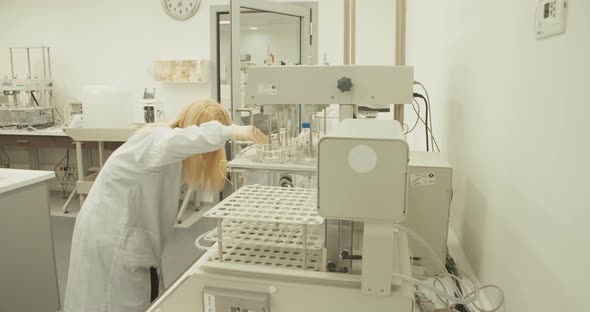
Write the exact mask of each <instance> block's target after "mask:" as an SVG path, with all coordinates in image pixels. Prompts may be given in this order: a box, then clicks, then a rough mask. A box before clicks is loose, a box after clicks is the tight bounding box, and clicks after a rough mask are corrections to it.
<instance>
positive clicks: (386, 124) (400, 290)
mask: <svg viewBox="0 0 590 312" xmlns="http://www.w3.org/2000/svg"><path fill="white" fill-rule="evenodd" d="M353 133H358V134H355V135H353ZM371 151H373V152H374V153H375V154H372V152H371ZM371 155H372V156H371ZM365 157H369V158H370V159H372V160H373V162H372V166H373V169H372V170H369V169H370V168H367V167H363V165H361V167H363V168H360V170H359V164H358V162H357V161H359V160H362V159H364V158H365ZM318 158H319V162H318V164H319V168H318V169H319V170H318V171H319V187H318V188H317V190H316V189H313V188H284V187H272V186H261V185H247V186H244V187H242V188H240V189H239V190H238V191H236V192H234V193H233V194H232V195H230V196H229V197H227V198H226V199H224V200H223V201H221V202H220V203H219V204H218V205H216V206H215V207H213V208H211V210H209V211H208V212H207V213H206V214H205V216H206V217H211V218H216V219H217V224H218V226H217V229H215V230H214V231H212V232H210V233H209V234H208V235H207V236H206V237H205V239H211V240H215V241H216V244H215V245H213V247H211V248H209V249H208V250H207V252H206V253H205V254H204V255H203V256H202V257H201V259H200V260H199V261H198V262H197V263H196V264H195V265H194V266H193V267H192V268H191V269H190V273H189V274H186V275H184V276H183V277H182V278H181V279H180V280H179V281H178V282H177V283H175V285H174V286H173V287H171V289H169V290H168V291H167V292H166V294H164V296H162V298H160V299H159V300H158V301H157V302H156V303H155V304H154V306H153V307H152V308H151V309H150V310H149V311H161V312H167V311H189V310H190V311H224V312H225V311H227V312H229V311H237V310H240V311H244V310H247V311H281V312H295V311H334V310H337V311H345V312H346V311H350V312H353V311H385V310H393V311H403V312H410V311H412V309H413V287H412V285H410V284H409V283H407V282H404V281H400V280H397V279H394V278H393V277H392V274H391V273H398V274H403V275H407V276H410V275H411V268H410V259H409V254H408V245H407V244H408V242H407V237H406V236H405V234H404V233H399V232H396V231H395V230H394V228H393V226H392V225H393V224H394V222H397V221H400V220H401V219H402V218H403V216H404V215H405V211H406V185H407V171H408V147H407V143H406V141H405V138H404V136H403V132H402V129H401V126H400V125H399V123H397V121H392V120H391V121H390V120H387V121H380V122H378V123H376V122H374V121H369V122H367V121H365V120H347V121H344V122H343V123H341V124H340V125H339V126H338V129H337V130H336V131H335V132H334V133H333V134H332V135H328V136H326V137H324V138H323V139H322V141H320V144H319V152H318ZM334 170H337V171H338V172H340V173H341V176H342V177H343V178H342V179H337V176H334ZM344 177H346V178H344ZM351 177H353V178H351ZM368 180H371V181H372V182H371V185H362V184H363V183H365V184H366V183H367V181H368ZM375 184H382V188H394V187H395V188H399V190H397V189H396V192H399V194H398V195H400V196H399V198H395V199H394V200H393V201H389V200H386V199H381V198H380V197H373V194H374V193H373V192H375V191H377V190H375V189H373V188H371V187H370V186H373V185H375ZM336 188H337V189H340V192H334V190H335V189H336ZM392 194H393V193H392ZM396 194H397V193H396ZM335 197H337V198H335ZM340 197H343V198H346V199H352V198H354V197H360V198H365V202H364V205H360V206H359V205H356V204H355V202H354V201H350V202H349V204H347V205H346V206H345V207H343V208H344V209H338V207H334V206H332V205H335V204H337V202H339V200H338V198H340ZM317 208H319V209H317ZM324 217H330V218H336V219H341V220H356V221H358V222H362V223H364V226H365V230H364V233H363V234H362V235H364V237H365V239H363V240H362V241H363V246H362V256H363V268H362V272H361V273H360V274H342V273H335V272H326V268H327V262H326V248H325V235H326V233H325V219H324ZM197 243H198V244H199V242H197ZM387 246H389V247H387Z"/></svg>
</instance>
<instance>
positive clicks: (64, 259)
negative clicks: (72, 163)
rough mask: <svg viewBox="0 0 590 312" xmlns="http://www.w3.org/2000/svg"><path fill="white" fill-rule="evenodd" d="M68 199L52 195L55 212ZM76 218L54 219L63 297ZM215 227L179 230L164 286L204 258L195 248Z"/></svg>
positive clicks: (204, 223)
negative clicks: (201, 235) (204, 233)
mask: <svg viewBox="0 0 590 312" xmlns="http://www.w3.org/2000/svg"><path fill="white" fill-rule="evenodd" d="M64 203H65V200H64V199H62V198H61V196H59V195H58V194H52V200H51V206H52V207H51V209H52V210H55V209H59V208H60V207H62V206H63V204H64ZM77 205H78V201H77V200H75V201H74V202H73V203H72V206H71V208H73V209H74V210H77V209H78V208H77ZM75 221H76V220H75V219H74V218H73V217H71V216H67V217H62V216H53V217H51V225H52V231H53V241H54V246H55V257H56V261H57V276H58V279H59V289H60V295H61V298H62V303H63V298H64V295H65V287H66V281H67V279H68V267H69V259H70V247H71V242H72V232H73V230H74V223H75ZM213 227H215V221H214V220H210V219H207V218H203V219H200V220H199V221H198V222H197V223H195V224H194V225H192V226H191V227H189V228H187V229H182V228H175V229H174V230H173V232H172V235H171V236H170V239H169V241H168V243H167V245H166V249H165V250H164V255H163V257H162V271H163V274H164V285H165V287H168V286H169V285H171V284H172V283H173V282H174V281H175V280H176V279H177V278H178V277H180V275H181V274H182V273H183V272H184V271H185V270H186V269H188V267H189V266H190V265H191V264H193V262H195V261H196V260H197V259H198V257H199V256H200V255H201V251H199V250H197V249H196V247H195V244H194V242H195V239H196V238H197V237H198V236H199V235H200V234H202V233H203V232H205V231H208V230H210V229H212V228H213Z"/></svg>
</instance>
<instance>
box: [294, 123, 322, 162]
mask: <svg viewBox="0 0 590 312" xmlns="http://www.w3.org/2000/svg"><path fill="white" fill-rule="evenodd" d="M301 128H302V129H301V133H299V135H298V136H297V138H295V143H296V149H297V152H296V155H297V156H296V162H297V163H305V164H306V163H312V162H314V161H315V160H316V156H317V145H318V133H317V132H315V131H311V129H310V124H309V123H307V122H304V123H302V124H301Z"/></svg>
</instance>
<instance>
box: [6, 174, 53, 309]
mask: <svg viewBox="0 0 590 312" xmlns="http://www.w3.org/2000/svg"><path fill="white" fill-rule="evenodd" d="M48 205H49V193H48V190H47V183H46V182H40V183H36V184H33V185H29V186H26V187H22V188H19V189H16V190H12V191H9V192H6V193H2V194H0V294H2V295H1V297H2V300H0V311H39V312H45V311H46V312H55V311H58V310H59V309H60V299H59V289H58V284H57V271H56V265H55V255H54V250H53V239H52V234H51V223H50V217H49V206H48Z"/></svg>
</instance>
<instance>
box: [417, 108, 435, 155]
mask: <svg viewBox="0 0 590 312" xmlns="http://www.w3.org/2000/svg"><path fill="white" fill-rule="evenodd" d="M414 103H416V104H417V105H419V104H418V102H417V101H416V99H414ZM412 108H413V109H414V112H415V113H416V115H417V116H418V119H419V120H420V121H421V122H422V123H423V124H424V125H425V126H426V121H424V119H423V118H422V116H420V115H419V113H418V111H416V107H415V106H414V105H412ZM426 129H427V131H428V132H430V137H431V138H432V143H434V147H435V148H436V151H437V152H440V148H439V146H438V142H437V141H436V138H435V137H434V135H433V134H432V129H430V127H428V126H426Z"/></svg>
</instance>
